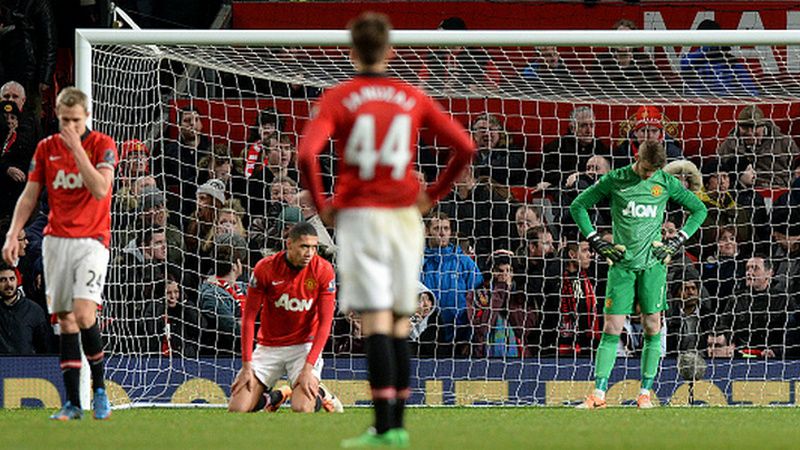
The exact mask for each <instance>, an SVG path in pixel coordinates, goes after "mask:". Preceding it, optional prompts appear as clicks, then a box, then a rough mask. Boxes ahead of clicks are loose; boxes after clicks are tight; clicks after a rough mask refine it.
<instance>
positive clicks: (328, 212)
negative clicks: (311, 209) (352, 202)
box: [319, 205, 336, 228]
mask: <svg viewBox="0 0 800 450" xmlns="http://www.w3.org/2000/svg"><path fill="white" fill-rule="evenodd" d="M319 219H320V220H321V221H322V223H324V224H325V226H326V227H329V228H332V227H333V226H334V225H335V224H336V210H335V209H333V206H330V205H328V206H326V207H324V208H322V210H320V211H319Z"/></svg>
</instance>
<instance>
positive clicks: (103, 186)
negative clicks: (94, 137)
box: [60, 118, 114, 200]
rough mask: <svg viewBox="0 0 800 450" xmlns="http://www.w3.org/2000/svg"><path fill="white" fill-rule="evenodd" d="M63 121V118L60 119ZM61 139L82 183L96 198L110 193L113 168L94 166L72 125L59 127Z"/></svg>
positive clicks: (98, 198)
mask: <svg viewBox="0 0 800 450" xmlns="http://www.w3.org/2000/svg"><path fill="white" fill-rule="evenodd" d="M61 120H62V121H63V118H62V119H61ZM60 137H61V140H62V141H64V145H66V146H67V148H69V149H70V151H71V152H72V156H73V157H74V158H75V164H76V165H77V166H78V171H79V172H80V174H81V178H83V184H84V185H85V186H86V189H88V190H89V192H91V194H92V197H94V198H95V199H97V200H100V199H103V198H105V196H106V195H109V194H110V193H111V183H113V182H114V170H113V169H111V168H110V167H101V168H99V169H98V168H95V167H94V165H92V162H91V161H90V160H89V156H88V155H87V154H86V150H85V149H84V148H83V144H82V143H81V137H80V135H79V134H78V131H77V130H75V128H74V127H71V126H65V127H63V128H62V129H61V133H60Z"/></svg>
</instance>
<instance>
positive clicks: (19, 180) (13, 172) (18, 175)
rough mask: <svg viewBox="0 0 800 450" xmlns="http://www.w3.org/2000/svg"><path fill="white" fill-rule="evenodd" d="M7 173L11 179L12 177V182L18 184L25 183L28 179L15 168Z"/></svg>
mask: <svg viewBox="0 0 800 450" xmlns="http://www.w3.org/2000/svg"><path fill="white" fill-rule="evenodd" d="M6 173H7V174H8V176H9V177H11V179H12V180H14V181H16V182H17V183H23V182H25V179H26V178H27V176H26V175H25V172H23V171H21V170H19V169H18V168H16V167H13V166H12V167H9V168H8V170H6Z"/></svg>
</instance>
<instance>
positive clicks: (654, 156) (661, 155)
mask: <svg viewBox="0 0 800 450" xmlns="http://www.w3.org/2000/svg"><path fill="white" fill-rule="evenodd" d="M666 159H667V155H666V152H665V151H664V146H663V145H662V144H661V143H660V142H647V143H645V144H643V145H642V146H641V147H640V148H639V153H638V155H637V156H636V162H635V163H633V164H631V165H628V166H626V167H622V168H620V169H616V170H614V171H612V172H609V173H607V174H606V175H604V176H603V177H602V178H600V180H599V181H598V182H597V183H596V184H595V185H593V186H591V187H590V188H588V189H586V190H585V191H583V192H582V193H581V194H580V195H579V196H578V197H577V198H576V199H575V201H573V202H572V204H571V205H570V213H571V214H572V217H573V218H574V219H575V223H577V224H578V227H579V228H580V230H581V233H583V235H584V236H586V238H587V239H588V241H589V244H590V245H591V246H592V248H593V249H594V251H595V252H596V253H597V254H598V255H599V256H600V257H602V258H605V259H606V260H608V262H609V269H608V286H607V287H606V303H605V309H604V310H603V313H604V314H605V320H604V326H603V337H602V338H601V339H600V345H599V346H598V348H597V357H596V359H595V370H594V376H595V390H594V393H593V394H592V395H590V396H589V397H588V398H587V399H586V401H585V402H584V403H582V404H581V405H580V406H579V408H582V409H597V408H605V406H606V400H605V396H606V391H607V390H608V378H609V376H610V375H611V370H612V369H613V368H614V363H615V361H616V358H617V344H618V343H619V336H620V333H621V332H622V327H623V325H624V323H625V317H626V316H628V315H630V314H634V313H635V311H636V306H637V305H638V306H639V309H640V310H641V313H642V324H643V325H644V330H645V336H644V348H643V349H642V365H641V367H642V386H641V391H640V392H639V398H638V399H637V404H638V406H639V408H642V409H645V408H652V407H653V403H652V401H651V399H650V391H651V390H652V388H653V383H654V381H655V377H656V373H657V372H658V365H659V360H660V357H661V342H660V341H661V337H660V333H661V313H662V311H664V310H666V309H667V301H666V291H667V289H666V285H667V264H669V261H670V259H671V258H672V255H674V254H676V253H677V252H678V251H679V249H680V248H681V246H683V244H684V242H685V241H686V240H687V239H688V238H689V237H690V236H691V235H692V234H694V233H695V232H696V231H697V229H698V228H700V225H701V224H702V223H703V221H704V220H705V218H706V214H707V212H706V207H705V206H704V205H703V202H701V201H700V200H699V199H698V198H697V197H696V196H695V195H694V194H693V193H692V192H691V191H689V190H688V189H686V188H685V187H684V186H683V184H682V183H681V182H680V181H679V180H678V179H677V178H675V177H674V176H673V175H670V174H668V173H666V172H664V171H663V170H662V167H664V164H665V162H666ZM603 198H609V199H610V201H611V217H612V221H611V226H612V231H613V234H614V242H613V243H611V242H607V241H604V240H603V239H601V238H600V235H598V234H597V231H596V230H595V229H594V227H592V224H591V222H590V220H589V213H588V209H589V208H591V207H592V206H594V205H595V204H596V203H598V202H599V201H600V200H602V199H603ZM669 200H672V201H674V202H676V203H678V204H680V205H681V206H683V207H684V208H686V209H688V210H689V211H690V212H691V215H690V216H689V218H688V219H687V220H686V225H685V226H684V227H683V229H682V230H680V231H679V232H678V234H677V236H675V237H672V238H669V239H667V240H665V241H663V242H662V240H661V225H662V224H663V223H664V212H665V210H666V207H667V202H668V201H669Z"/></svg>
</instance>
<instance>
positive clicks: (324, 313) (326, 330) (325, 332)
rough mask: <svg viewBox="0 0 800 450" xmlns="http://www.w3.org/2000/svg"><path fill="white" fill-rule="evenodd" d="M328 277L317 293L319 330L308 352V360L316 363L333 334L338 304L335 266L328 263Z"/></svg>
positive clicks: (310, 362)
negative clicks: (334, 314) (334, 317)
mask: <svg viewBox="0 0 800 450" xmlns="http://www.w3.org/2000/svg"><path fill="white" fill-rule="evenodd" d="M326 266H327V270H326V272H327V273H326V277H325V278H324V279H323V280H322V283H320V285H319V292H318V294H317V297H318V298H317V316H318V317H319V324H318V325H317V332H316V333H314V341H313V342H312V343H311V351H309V352H308V356H307V357H306V362H307V363H309V364H312V365H313V364H314V363H316V362H317V359H318V358H319V355H320V353H322V349H323V348H325V343H326V342H328V338H329V337H330V335H331V326H332V325H333V310H334V307H335V306H336V276H335V275H334V272H333V267H332V266H331V265H329V264H326Z"/></svg>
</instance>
